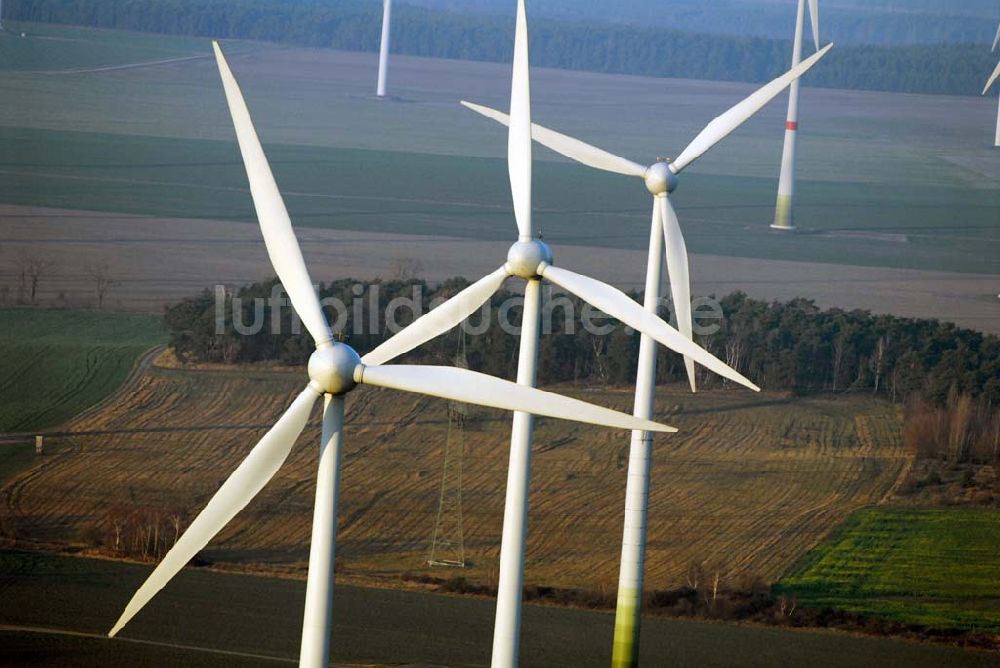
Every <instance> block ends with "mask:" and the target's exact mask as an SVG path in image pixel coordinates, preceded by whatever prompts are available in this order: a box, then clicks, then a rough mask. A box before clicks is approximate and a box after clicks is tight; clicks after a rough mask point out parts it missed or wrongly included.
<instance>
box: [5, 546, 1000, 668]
mask: <svg viewBox="0 0 1000 668" xmlns="http://www.w3.org/2000/svg"><path fill="white" fill-rule="evenodd" d="M148 573H149V567H148V566H139V565H134V564H124V563H115V562H106V561H95V560H91V559H82V558H72V557H52V556H45V555H34V554H25V553H14V552H0V574H2V575H0V600H3V601H4V605H2V606H0V662H3V660H4V658H7V659H10V660H16V661H17V662H19V663H21V664H22V665H23V664H24V663H29V662H33V663H35V664H38V665H52V664H53V663H58V664H59V665H63V666H79V665H94V666H97V665H101V666H134V665H144V666H169V665H178V663H182V664H183V665H213V662H214V663H215V665H220V664H221V663H223V662H224V664H225V665H261V666H263V665H274V661H270V662H269V661H266V660H264V659H263V658H257V659H254V658H252V657H245V656H244V657H237V656H222V655H219V654H208V653H206V652H204V651H197V650H194V649H191V648H192V647H200V648H212V649H215V650H223V651H230V652H245V653H250V654H257V655H265V656H269V657H278V658H282V659H285V660H288V659H294V657H296V656H297V654H298V638H299V625H300V623H301V619H302V600H303V594H304V591H305V583H304V582H302V581H298V580H285V579H274V578H263V577H252V576H245V575H229V574H222V573H212V572H208V571H205V570H199V569H186V570H185V571H184V572H182V573H181V574H180V575H179V576H178V577H177V578H176V579H175V580H173V581H172V582H171V583H170V585H169V586H168V587H167V588H166V589H164V590H163V591H162V592H160V594H159V595H158V596H157V597H156V598H155V599H154V600H153V602H152V603H151V604H150V605H149V606H148V607H147V608H146V609H145V610H143V612H142V613H141V614H140V615H139V616H138V617H137V618H136V619H135V620H133V622H132V623H131V624H130V625H129V626H128V627H126V629H125V630H124V631H123V633H122V635H123V637H124V638H127V639H132V640H141V641H152V642H153V643H168V644H171V645H182V646H186V647H187V649H185V648H184V647H176V646H173V647H168V646H164V645H163V644H138V643H135V642H130V641H128V640H124V641H123V640H119V641H108V640H105V639H102V638H97V637H67V636H60V635H52V634H37V633H26V632H23V631H22V632H13V631H10V630H9V629H10V627H12V626H22V627H33V628H38V627H41V628H47V629H63V630H70V631H76V632H82V633H88V634H94V635H97V634H103V633H106V632H107V629H108V628H109V627H110V626H111V624H112V623H113V622H114V620H115V619H116V618H117V617H118V614H119V613H120V612H121V609H122V607H123V606H124V605H125V603H126V601H127V600H128V598H129V596H131V595H132V593H133V591H134V589H135V588H136V587H137V586H138V585H139V584H140V583H141V582H142V580H143V579H144V578H145V577H146V575H147V574H148ZM334 601H335V602H334V615H333V635H332V641H331V650H332V659H333V661H334V662H337V663H350V664H390V665H398V664H411V663H413V664H431V665H450V666H479V665H486V664H487V663H488V662H489V648H490V637H491V635H492V631H493V609H494V605H495V604H494V602H493V601H491V600H486V599H475V598H460V597H453V596H443V595H436V594H428V593H422V592H414V591H390V590H380V589H364V588H359V587H352V586H346V585H338V587H337V589H336V592H335V594H334ZM613 621H614V618H613V616H612V615H611V614H610V613H603V612H590V611H584V610H573V609H565V608H555V607H543V606H537V605H526V606H525V608H524V620H523V633H522V644H521V657H522V660H521V664H522V665H524V666H567V665H572V666H606V665H608V663H609V660H610V650H611V634H612V625H613ZM641 653H642V656H641V659H642V662H643V665H680V666H777V665H785V666H793V665H809V666H815V667H817V668H818V667H825V666H845V665H850V666H857V667H868V666H871V667H876V666H877V667H879V668H882V667H884V666H888V665H898V666H907V667H908V668H920V667H923V666H927V667H928V668H930V667H934V668H938V667H940V666H970V667H972V666H989V665H995V660H996V655H995V654H993V653H986V652H976V651H963V650H959V649H954V648H948V647H936V646H930V645H915V644H912V643H904V642H898V641H893V640H885V639H875V638H857V637H853V636H848V635H840V634H831V633H821V632H820V633H817V632H809V631H789V630H782V629H775V628H763V627H751V626H735V625H726V624H713V623H699V622H688V621H677V620H666V619H658V618H647V619H646V620H645V623H644V626H643V642H642V649H641Z"/></svg>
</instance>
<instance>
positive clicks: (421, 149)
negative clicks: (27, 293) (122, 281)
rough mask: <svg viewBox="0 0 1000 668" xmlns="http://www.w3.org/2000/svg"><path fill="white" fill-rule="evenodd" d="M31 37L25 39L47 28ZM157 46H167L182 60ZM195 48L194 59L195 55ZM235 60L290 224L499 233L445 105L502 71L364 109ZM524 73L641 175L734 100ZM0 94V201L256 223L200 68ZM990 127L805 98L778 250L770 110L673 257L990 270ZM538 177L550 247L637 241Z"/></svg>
mask: <svg viewBox="0 0 1000 668" xmlns="http://www.w3.org/2000/svg"><path fill="white" fill-rule="evenodd" d="M35 28H36V31H37V32H38V33H39V35H40V36H44V33H45V31H48V30H50V29H52V30H55V29H54V28H50V27H48V26H36V27H35ZM74 30H78V31H82V29H74ZM82 32H86V31H82ZM99 37H100V38H101V39H97V38H95V39H94V40H91V41H90V42H87V43H88V44H92V45H93V48H94V49H96V50H101V49H104V48H108V49H112V48H117V47H115V46H114V45H115V44H117V43H118V40H121V41H122V43H123V44H126V45H128V44H134V43H140V42H141V43H142V44H146V42H150V43H151V44H155V42H156V40H157V39H158V38H157V37H155V36H148V35H144V36H137V35H134V34H131V33H123V34H122V35H120V36H119V35H117V34H115V33H111V34H104V33H101V34H100V35H99ZM164 39H165V40H166V42H165V46H164V48H170V49H189V48H196V47H197V46H198V42H197V41H194V42H193V43H192V44H188V43H185V44H183V45H181V46H175V45H173V42H172V41H171V40H172V38H164ZM22 42H23V44H22ZM28 42H30V40H21V41H17V42H16V43H15V46H12V47H11V48H15V49H18V48H22V46H23V47H24V48H28V47H27V44H28ZM105 43H107V46H105ZM201 48H204V49H205V50H206V51H205V52H206V54H207V53H208V52H207V48H208V47H207V43H203V44H202V46H201ZM232 49H235V50H243V55H235V56H234V58H233V59H232V60H233V67H234V69H235V71H236V73H237V75H238V76H239V77H240V80H241V83H242V84H243V88H244V90H245V92H246V95H247V97H248V100H249V103H250V106H251V108H252V110H253V112H254V118H255V121H256V123H257V126H258V129H259V130H260V132H261V136H262V137H263V140H264V142H265V144H267V145H268V149H269V151H270V153H271V157H272V162H273V163H274V166H275V171H276V173H277V176H278V179H279V181H280V183H281V185H282V187H283V190H284V191H285V194H286V197H287V199H288V201H289V205H290V208H291V210H292V212H293V217H294V218H295V221H296V223H297V224H299V225H305V226H316V227H336V228H339V229H354V230H366V231H386V232H397V233H398V232H408V233H417V234H457V235H459V236H463V237H469V238H476V239H498V238H502V239H508V238H510V235H511V231H512V229H513V227H512V220H511V213H510V205H509V192H508V185H507V177H506V169H505V166H504V164H503V162H502V159H501V156H503V155H504V136H505V135H504V132H503V130H502V128H500V127H499V126H494V125H491V124H490V123H489V122H486V121H484V120H483V119H480V118H478V117H476V116H474V115H473V114H471V113H470V112H468V111H466V110H464V109H462V108H461V107H459V106H458V105H457V104H456V102H457V100H458V99H459V98H461V97H469V98H472V99H476V100H480V101H483V102H485V103H488V104H494V105H498V106H503V105H504V104H505V98H506V96H507V92H506V89H507V86H508V84H507V82H508V81H509V72H508V68H507V67H506V66H505V65H502V64H486V63H468V62H460V61H435V60H427V59H418V58H404V57H400V58H399V59H397V62H396V63H395V68H396V71H395V74H394V82H396V83H395V86H396V88H395V91H396V93H397V94H398V95H399V96H400V98H401V99H399V100H397V101H394V102H377V101H375V100H373V99H371V90H370V88H371V79H372V77H371V76H370V74H371V71H373V70H371V68H372V67H373V62H374V61H373V56H372V55H371V54H355V53H343V52H332V51H324V50H308V49H279V48H276V47H274V46H271V45H253V44H243V43H241V44H239V45H233V46H232ZM24 58H25V62H29V61H30V57H29V56H24ZM101 58H103V59H105V60H113V59H115V58H118V56H114V57H112V56H110V55H108V56H101ZM39 66H40V65H39ZM370 70H371V71H370ZM535 74H536V79H535V82H536V85H535V86H534V88H533V91H535V92H536V103H537V104H536V118H537V119H538V120H539V122H544V123H549V124H551V125H554V126H556V127H558V128H561V129H563V130H565V131H568V132H571V133H574V134H578V135H579V136H581V137H582V138H584V139H586V140H589V141H592V142H595V143H597V144H599V145H601V146H604V147H607V148H609V149H611V150H614V151H617V152H621V153H623V154H625V155H628V156H630V157H633V158H635V159H637V160H641V161H652V160H653V159H654V157H655V155H656V153H660V154H661V155H663V154H665V155H671V154H675V153H676V152H677V151H679V150H680V148H681V147H683V146H684V144H685V143H686V142H687V141H688V140H689V139H690V138H691V137H693V136H694V134H695V133H696V132H697V131H698V130H699V129H700V128H701V127H702V126H703V125H704V123H705V122H707V121H708V120H709V119H710V118H712V117H713V116H714V115H715V114H718V113H719V112H721V111H723V110H724V109H725V108H727V107H728V106H729V105H731V104H732V103H734V102H735V101H737V100H739V99H740V98H741V97H742V96H744V95H745V94H747V92H749V90H750V87H748V86H746V85H743V84H728V83H713V82H698V81H673V80H649V79H643V78H640V77H614V76H605V75H595V74H588V73H579V72H561V71H555V70H537V71H536V73H535ZM0 86H3V88H4V90H6V91H9V92H10V94H11V95H12V96H15V97H16V99H17V100H18V104H16V105H8V106H6V107H5V108H3V109H0V155H4V156H9V157H5V159H4V160H3V161H2V162H0V172H2V175H3V177H4V178H3V179H0V183H2V184H3V186H2V188H0V202H6V203H20V204H33V205H47V206H59V207H64V208H68V209H73V208H80V209H90V210H100V211H123V212H132V213H136V212H140V213H154V214H156V215H160V216H175V217H182V216H193V217H201V218H214V219H222V220H225V219H238V220H251V219H252V216H251V210H250V205H249V197H248V195H247V193H246V183H245V177H244V175H243V173H242V168H241V166H240V164H239V159H238V154H237V151H236V148H235V144H234V142H233V137H232V128H231V123H230V120H229V117H228V115H227V113H226V108H225V104H224V101H223V97H222V93H221V89H220V86H219V83H218V75H217V73H216V71H215V65H214V63H213V62H212V60H211V59H208V58H206V59H200V60H185V61H181V62H175V63H170V64H163V65H156V66H149V67H135V68H130V69H117V70H113V71H94V72H82V73H75V74H61V75H52V76H39V75H37V74H35V73H31V72H20V71H7V72H3V73H0ZM66 100H71V101H72V103H71V104H66ZM994 113H995V110H993V107H992V105H991V103H990V102H989V100H978V99H971V98H956V97H952V98H948V97H933V96H911V95H891V94H882V93H857V92H845V91H828V90H827V91H819V90H816V91H814V90H807V91H806V93H805V94H804V95H803V110H802V118H803V128H804V130H803V133H802V138H801V139H800V153H799V163H798V164H799V174H800V177H801V182H800V184H799V206H800V208H799V214H800V216H799V224H800V226H801V227H802V229H803V231H804V233H803V234H800V235H797V236H793V237H776V236H774V235H770V234H766V229H767V224H768V223H769V222H770V220H771V217H772V208H773V204H774V191H775V187H776V186H775V179H776V174H777V171H778V169H777V168H778V161H779V155H780V138H781V132H780V128H781V127H782V125H783V110H782V105H781V103H780V102H778V103H775V104H774V105H772V106H771V107H769V108H768V110H767V111H766V112H765V113H763V114H762V115H761V116H760V117H759V118H758V119H755V120H754V121H752V122H751V123H749V124H748V125H747V126H746V127H745V128H743V129H741V130H740V132H739V133H737V134H736V135H734V136H733V137H731V138H729V139H728V140H727V142H726V143H725V145H724V146H720V147H719V148H718V149H717V150H716V151H713V153H712V154H710V155H709V156H707V157H706V158H705V159H704V160H702V161H700V162H699V163H698V165H697V166H696V167H694V168H692V169H691V171H690V173H685V179H684V182H683V184H682V186H681V188H680V189H679V190H678V191H677V194H676V196H675V197H676V202H677V208H678V210H679V212H680V215H681V221H682V224H683V226H684V227H685V233H686V238H687V241H688V246H689V248H690V249H691V250H692V251H693V252H696V253H713V254H720V255H738V256H749V257H764V258H791V259H798V260H810V261H818V262H832V263H846V264H862V265H869V266H892V267H913V268H921V269H944V270H950V271H961V272H984V273H997V271H998V269H997V263H996V260H995V258H996V257H998V256H1000V225H998V221H997V217H996V212H997V210H998V209H1000V188H998V187H997V176H998V175H1000V165H998V164H997V160H996V157H995V152H993V151H991V150H990V149H989V148H988V139H989V132H988V131H989V130H990V128H992V122H993V120H992V118H993V115H994ZM536 153H537V156H538V157H539V158H540V160H541V161H550V160H555V159H556V158H554V156H553V154H552V153H550V152H548V151H545V150H544V149H539V150H538V151H537V152H536ZM536 174H537V180H536V192H537V197H536V201H537V206H538V208H539V211H538V221H539V224H540V228H541V229H542V231H544V233H545V234H546V237H547V238H550V239H552V240H554V241H556V242H557V243H569V244H583V245H609V246H615V247H628V248H640V247H643V246H644V245H645V244H646V241H647V239H646V231H645V230H646V228H647V224H648V216H649V211H648V209H649V201H648V200H649V198H648V194H647V193H646V191H645V189H644V188H643V187H642V185H641V183H639V182H638V181H636V182H634V183H632V182H629V181H628V180H627V179H624V178H616V177H614V176H610V175H605V174H598V173H591V172H589V171H587V170H585V169H583V168H580V167H576V166H570V165H567V164H565V163H561V162H540V163H539V165H538V166H537V168H536Z"/></svg>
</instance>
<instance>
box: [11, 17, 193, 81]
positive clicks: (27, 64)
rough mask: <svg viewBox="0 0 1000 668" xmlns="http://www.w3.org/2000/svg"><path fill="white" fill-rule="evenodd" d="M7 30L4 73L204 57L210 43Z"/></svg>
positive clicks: (46, 28)
mask: <svg viewBox="0 0 1000 668" xmlns="http://www.w3.org/2000/svg"><path fill="white" fill-rule="evenodd" d="M4 28H5V30H4V31H3V32H0V70H12V71H36V72H37V71H47V72H56V71H61V70H70V71H73V70H82V69H88V68H98V67H116V66H121V65H126V64H129V63H134V62H137V61H152V60H163V59H167V58H182V57H185V56H191V55H204V48H205V43H206V42H205V40H203V39H196V38H193V37H184V36H177V35H170V36H166V35H148V34H143V33H133V32H126V31H122V30H102V29H98V28H81V27H77V26H63V25H55V24H46V25H38V24H33V23H23V22H19V21H5V22H4ZM22 32H24V33H25V34H24V37H21V33H22Z"/></svg>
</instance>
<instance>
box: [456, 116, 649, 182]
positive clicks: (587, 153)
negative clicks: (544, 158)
mask: <svg viewBox="0 0 1000 668" xmlns="http://www.w3.org/2000/svg"><path fill="white" fill-rule="evenodd" d="M462 106H463V107H465V108H466V109H471V110H472V111H474V112H476V113H478V114H482V115H483V116H485V117H486V118H492V119H493V120H494V121H496V122H498V123H500V124H501V125H510V116H508V115H507V114H505V113H503V112H502V111H497V110H496V109H491V108H490V107H485V106H483V105H481V104H474V103H472V102H466V101H465V100H462ZM531 138H532V139H534V140H535V141H536V142H538V143H539V144H541V145H542V146H545V147H546V148H550V149H552V150H553V151H555V152H556V153H559V154H560V155H564V156H566V157H567V158H569V159H571V160H576V161H577V162H579V163H582V164H584V165H587V166H588V167H593V168H594V169H603V170H604V171H606V172H614V173H615V174H624V175H625V176H638V177H639V178H642V177H643V176H645V175H646V168H645V167H643V166H642V165H640V164H638V163H635V162H632V161H631V160H628V159H626V158H622V157H619V156H617V155H615V154H613V153H608V152H607V151H605V150H603V149H600V148H597V147H596V146H591V145H590V144H587V143H585V142H582V141H580V140H579V139H574V138H573V137H570V136H568V135H564V134H562V133H560V132H556V131H555V130H549V129H548V128H545V127H542V126H541V125H539V124H538V123H532V124H531Z"/></svg>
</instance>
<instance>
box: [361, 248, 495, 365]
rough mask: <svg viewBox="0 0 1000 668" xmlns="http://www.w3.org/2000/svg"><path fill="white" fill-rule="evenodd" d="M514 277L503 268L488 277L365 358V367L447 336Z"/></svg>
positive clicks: (428, 314)
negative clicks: (441, 336) (446, 333)
mask: <svg viewBox="0 0 1000 668" xmlns="http://www.w3.org/2000/svg"><path fill="white" fill-rule="evenodd" d="M509 275H510V274H509V273H507V269H506V268H505V267H500V268H499V269H497V270H496V271H494V272H493V273H492V274H489V275H487V276H484V277H483V278H481V279H479V280H478V281H476V282H475V283H473V284H472V285H470V286H469V287H467V288H465V289H464V290H462V291H461V292H459V293H458V294H457V295H455V296H454V297H452V298H451V299H449V300H448V301H446V302H445V303H443V304H441V305H440V306H438V307H437V308H435V309H434V310H432V311H430V312H428V313H425V314H424V315H422V316H420V317H419V318H417V319H416V320H414V321H413V322H412V323H410V324H409V325H408V326H407V327H406V328H404V329H403V330H401V331H400V332H399V333H397V334H396V335H395V336H392V337H391V338H389V339H388V340H387V341H385V342H383V343H382V344H381V345H380V346H378V347H377V348H375V350H373V351H371V352H370V353H368V354H367V355H365V356H364V357H362V358H361V361H362V362H364V363H365V364H385V363H386V362H388V361H389V360H392V359H395V358H396V357H398V356H400V355H402V354H403V353H405V352H409V351H410V350H413V349H414V348H416V347H417V346H419V345H421V344H423V343H426V342H427V341H430V340H431V339H433V338H435V337H437V336H440V335H441V334H444V333H445V332H447V331H448V330H449V329H451V328H453V327H455V326H456V325H458V324H460V323H461V322H462V321H463V320H465V319H466V318H468V317H469V316H470V315H472V314H473V313H475V312H476V311H477V310H479V307H480V306H482V305H483V304H485V303H486V301H487V300H488V299H489V298H490V297H492V296H493V295H494V294H496V291H497V290H499V289H500V286H502V285H503V282H504V281H505V280H507V277H508V276H509Z"/></svg>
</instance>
